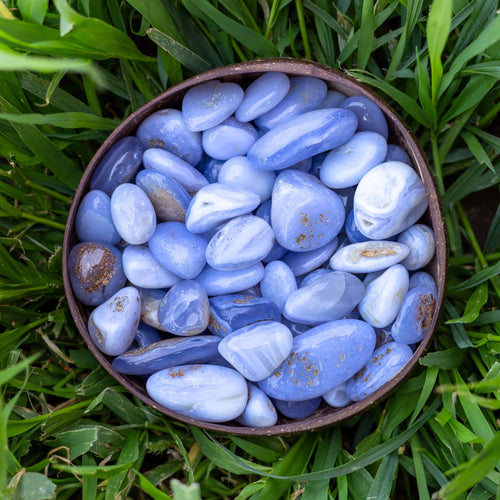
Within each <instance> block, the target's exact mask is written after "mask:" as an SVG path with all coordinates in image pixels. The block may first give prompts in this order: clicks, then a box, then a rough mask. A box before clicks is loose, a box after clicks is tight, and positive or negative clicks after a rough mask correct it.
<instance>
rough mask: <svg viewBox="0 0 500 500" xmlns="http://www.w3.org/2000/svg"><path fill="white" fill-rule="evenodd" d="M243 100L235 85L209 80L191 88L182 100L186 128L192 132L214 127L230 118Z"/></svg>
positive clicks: (241, 91)
mask: <svg viewBox="0 0 500 500" xmlns="http://www.w3.org/2000/svg"><path fill="white" fill-rule="evenodd" d="M242 100H243V89H242V88H241V87H240V86H239V85H238V84H237V83H231V82H224V83H223V82H220V81H219V80H211V81H209V82H204V83H200V84H198V85H196V86H194V87H191V88H190V89H189V90H188V91H187V92H186V94H185V95H184V98H183V99H182V116H183V117H184V121H185V123H186V127H187V128H188V129H189V130H192V131H194V132H200V131H202V130H207V129H209V128H211V127H215V126H216V125H218V124H219V123H221V122H223V121H224V120H225V119H226V118H228V117H229V116H231V115H232V114H233V113H234V112H235V111H236V109H237V108H238V106H239V105H240V103H241V101H242Z"/></svg>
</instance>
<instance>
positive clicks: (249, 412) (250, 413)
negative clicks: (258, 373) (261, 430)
mask: <svg viewBox="0 0 500 500" xmlns="http://www.w3.org/2000/svg"><path fill="white" fill-rule="evenodd" d="M277 421H278V414H277V413H276V409H275V408H274V405H273V403H272V402H271V400H270V399H269V398H268V397H267V396H266V394H265V393H264V392H263V391H262V390H260V389H259V388H258V387H257V386H256V385H254V384H251V383H248V402H247V405H246V406H245V410H244V411H243V413H242V414H241V415H240V416H239V417H238V418H237V419H236V422H238V423H239V424H241V425H245V426H247V427H270V426H272V425H275V424H276V422H277Z"/></svg>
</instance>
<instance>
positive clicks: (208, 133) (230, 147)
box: [202, 117, 258, 160]
mask: <svg viewBox="0 0 500 500" xmlns="http://www.w3.org/2000/svg"><path fill="white" fill-rule="evenodd" d="M257 137H258V133H257V130H256V129H255V128H254V127H253V126H252V125H251V124H250V123H246V122H239V121H238V120H236V118H233V117H230V118H228V119H227V120H224V121H223V122H222V123H221V124H220V125H217V126H216V127H213V128H210V129H208V130H205V131H204V132H203V135H202V144H203V150H204V151H205V153H207V155H209V156H211V157H212V158H215V159H216V160H229V158H233V157H234V156H242V155H246V154H247V153H248V151H249V150H250V148H251V147H252V146H253V145H254V143H255V141H256V140H257Z"/></svg>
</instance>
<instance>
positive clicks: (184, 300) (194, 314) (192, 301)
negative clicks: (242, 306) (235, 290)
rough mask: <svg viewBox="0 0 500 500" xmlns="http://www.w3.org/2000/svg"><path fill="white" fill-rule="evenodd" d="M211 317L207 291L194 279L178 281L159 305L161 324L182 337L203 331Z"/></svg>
mask: <svg viewBox="0 0 500 500" xmlns="http://www.w3.org/2000/svg"><path fill="white" fill-rule="evenodd" d="M209 317H210V307H209V304H208V296H207V292H205V290H204V288H203V287H202V286H201V285H200V284H199V283H197V282H196V281H192V280H185V281H180V282H179V283H176V284H175V285H174V286H173V287H172V288H171V289H170V290H169V291H168V292H167V294H166V295H165V297H164V298H163V300H162V301H161V303H160V306H159V307H158V320H159V321H160V324H161V326H163V328H164V329H165V330H166V331H167V332H170V333H173V334H174V335H180V336H182V337H189V336H191V335H197V334H198V333H201V332H203V331H204V330H205V329H206V328H207V325H208V319H209Z"/></svg>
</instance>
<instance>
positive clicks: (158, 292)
mask: <svg viewBox="0 0 500 500" xmlns="http://www.w3.org/2000/svg"><path fill="white" fill-rule="evenodd" d="M166 293H167V290H163V289H156V288H140V289H139V294H140V296H141V321H143V322H144V323H146V325H149V326H152V327H153V328H156V329H157V330H160V331H162V332H164V331H165V329H164V328H163V326H161V323H160V322H159V320H158V308H159V307H160V304H161V301H162V300H163V297H165V294H166Z"/></svg>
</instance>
